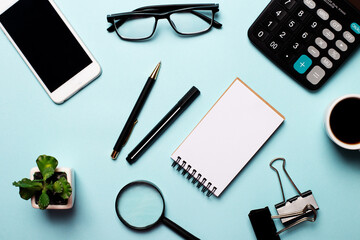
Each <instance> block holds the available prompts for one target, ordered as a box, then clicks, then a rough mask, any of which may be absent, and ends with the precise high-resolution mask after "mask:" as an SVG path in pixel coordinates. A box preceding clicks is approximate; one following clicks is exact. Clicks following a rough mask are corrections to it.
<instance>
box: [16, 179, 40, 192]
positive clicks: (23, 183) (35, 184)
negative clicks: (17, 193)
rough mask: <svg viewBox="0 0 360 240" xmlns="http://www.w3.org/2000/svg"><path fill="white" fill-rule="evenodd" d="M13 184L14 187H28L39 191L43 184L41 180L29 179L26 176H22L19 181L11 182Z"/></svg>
mask: <svg viewBox="0 0 360 240" xmlns="http://www.w3.org/2000/svg"><path fill="white" fill-rule="evenodd" d="M13 185H14V186H15V187H20V188H28V189H32V190H34V191H41V190H42V189H43V185H42V183H41V182H37V181H31V180H30V179H28V178H23V179H22V180H21V181H18V182H13Z"/></svg>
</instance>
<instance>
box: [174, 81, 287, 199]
mask: <svg viewBox="0 0 360 240" xmlns="http://www.w3.org/2000/svg"><path fill="white" fill-rule="evenodd" d="M237 81H239V82H240V83H241V84H243V85H244V86H245V87H246V88H248V89H249V90H250V91H251V92H252V93H254V94H255V95H256V96H257V97H258V98H259V99H260V100H261V101H263V102H264V103H265V104H266V105H268V106H269V107H270V108H271V109H272V110H273V111H274V112H275V113H276V114H278V115H279V116H280V117H281V118H282V119H283V120H282V121H281V123H280V124H279V126H278V127H277V128H276V129H275V130H274V132H273V133H272V134H271V135H270V136H269V137H268V138H267V139H266V141H265V142H264V143H263V144H262V145H261V146H260V148H259V149H258V150H257V151H256V152H255V153H254V154H253V155H252V156H251V158H250V159H249V161H248V162H247V163H246V164H245V166H244V167H243V168H242V169H244V168H245V167H246V166H247V164H248V163H249V162H250V160H251V159H252V158H253V157H254V156H255V155H256V153H257V152H258V151H259V150H260V149H261V148H262V147H263V146H264V144H265V143H266V142H267V141H268V140H269V139H270V138H271V136H272V135H273V134H274V133H275V132H276V131H277V130H278V128H279V127H280V126H281V125H282V123H283V122H284V121H285V117H284V116H283V115H282V114H281V113H280V112H279V111H278V110H276V109H275V108H274V107H273V106H272V105H271V104H269V103H268V102H267V101H266V100H265V99H264V98H262V97H261V96H260V95H259V94H258V93H257V92H255V91H254V90H253V89H252V88H250V87H249V86H248V85H247V84H246V83H245V82H243V81H242V80H241V79H240V78H238V77H237V78H236V79H235V80H234V81H233V82H232V83H231V84H230V86H229V87H228V88H227V89H226V90H225V91H224V93H223V94H222V95H221V96H220V97H219V99H217V101H216V102H215V103H214V104H213V106H212V107H211V108H210V109H209V110H208V111H207V113H206V114H205V115H204V116H203V117H202V118H201V120H200V121H199V122H198V124H196V126H195V127H194V128H193V129H192V131H191V132H190V133H189V134H188V135H187V137H186V138H185V139H184V140H183V141H182V142H181V144H180V145H179V146H178V147H177V148H176V149H175V151H174V152H173V153H172V154H171V156H170V158H171V159H172V160H173V161H176V160H177V158H176V157H174V154H175V153H176V152H177V150H178V149H179V148H180V147H181V146H182V145H183V143H184V142H185V141H186V140H187V139H188V138H189V137H190V136H191V134H192V133H193V132H194V131H195V129H196V128H197V127H198V125H199V124H200V123H201V122H202V121H203V120H204V119H205V118H206V116H207V115H208V114H209V112H210V111H211V110H212V109H213V108H214V107H215V106H216V104H217V103H218V102H219V101H220V100H221V98H222V97H223V96H224V95H225V94H226V93H227V92H228V90H229V89H230V88H231V87H232V86H233V85H234V84H235V83H236V82H237ZM242 169H240V170H239V172H238V173H237V174H236V175H235V176H234V178H233V179H232V180H231V181H230V182H229V184H228V185H227V186H226V187H225V188H224V189H223V190H222V191H221V192H216V193H214V195H215V196H216V197H220V195H221V194H222V193H223V192H224V191H225V189H227V188H228V186H229V185H230V184H231V183H232V181H233V180H234V179H235V178H236V177H237V176H238V175H239V173H240V172H241V171H242Z"/></svg>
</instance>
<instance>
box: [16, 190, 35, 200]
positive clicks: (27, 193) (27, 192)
mask: <svg viewBox="0 0 360 240" xmlns="http://www.w3.org/2000/svg"><path fill="white" fill-rule="evenodd" d="M35 192H36V191H34V190H32V189H30V188H20V190H19V194H20V197H21V198H22V199H25V200H29V199H30V198H31V197H32V196H34V194H35Z"/></svg>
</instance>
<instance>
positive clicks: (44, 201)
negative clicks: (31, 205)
mask: <svg viewBox="0 0 360 240" xmlns="http://www.w3.org/2000/svg"><path fill="white" fill-rule="evenodd" d="M49 203H50V198H49V196H48V195H47V194H46V193H45V192H43V193H42V194H41V195H40V198H39V203H38V204H39V208H40V209H42V210H44V209H46V208H47V207H48V206H49Z"/></svg>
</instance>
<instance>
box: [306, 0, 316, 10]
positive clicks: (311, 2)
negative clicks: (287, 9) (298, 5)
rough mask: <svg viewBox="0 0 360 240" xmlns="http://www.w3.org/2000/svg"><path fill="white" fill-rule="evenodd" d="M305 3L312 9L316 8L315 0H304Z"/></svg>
mask: <svg viewBox="0 0 360 240" xmlns="http://www.w3.org/2000/svg"><path fill="white" fill-rule="evenodd" d="M304 4H305V5H306V6H307V7H308V8H310V9H314V8H315V7H316V3H315V2H314V1H313V0H304Z"/></svg>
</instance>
